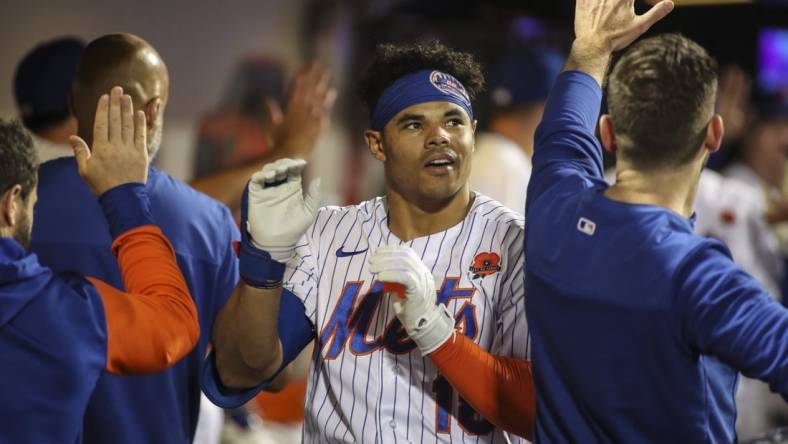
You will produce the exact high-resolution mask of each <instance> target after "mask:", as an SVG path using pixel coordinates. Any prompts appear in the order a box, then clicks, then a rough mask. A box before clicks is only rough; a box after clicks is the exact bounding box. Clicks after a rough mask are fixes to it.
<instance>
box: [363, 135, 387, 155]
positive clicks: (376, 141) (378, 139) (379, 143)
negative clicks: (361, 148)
mask: <svg viewBox="0 0 788 444" xmlns="http://www.w3.org/2000/svg"><path fill="white" fill-rule="evenodd" d="M364 140H366V141H367V147H369V152H370V153H372V155H373V156H374V157H375V159H378V160H379V161H381V162H385V161H386V153H385V152H384V151H383V133H382V132H380V131H375V130H371V129H368V130H366V131H364Z"/></svg>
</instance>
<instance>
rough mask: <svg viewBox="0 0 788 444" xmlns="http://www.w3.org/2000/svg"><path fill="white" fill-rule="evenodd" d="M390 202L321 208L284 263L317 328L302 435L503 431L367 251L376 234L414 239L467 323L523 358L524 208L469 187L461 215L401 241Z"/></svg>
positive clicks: (466, 436) (491, 343)
mask: <svg viewBox="0 0 788 444" xmlns="http://www.w3.org/2000/svg"><path fill="white" fill-rule="evenodd" d="M387 213H388V211H387V206H386V199H385V198H376V199H373V200H370V201H367V202H363V203H361V204H359V205H356V206H350V207H343V208H339V207H325V208H322V209H321V210H320V212H319V213H318V216H317V220H316V221H315V223H314V225H313V226H312V227H310V229H309V230H308V231H307V233H306V234H305V235H304V237H303V238H302V239H301V241H300V242H299V245H298V247H297V248H296V256H295V257H294V258H293V259H292V260H291V261H290V262H289V263H288V264H287V271H286V274H285V287H286V288H287V289H289V290H290V291H292V292H293V293H295V294H296V295H297V296H298V297H299V298H300V299H301V300H302V301H303V303H304V307H305V310H306V314H307V315H308V317H309V318H310V319H311V321H312V323H313V325H314V327H315V331H316V332H317V333H316V334H317V343H316V347H315V353H314V356H313V360H312V367H311V370H310V376H309V383H308V389H307V395H306V406H305V421H304V442H307V443H317V442H319V443H344V442H359V443H407V442H412V443H421V442H427V443H430V442H455V443H466V442H473V443H477V442H482V443H488V442H489V443H492V442H498V443H504V442H506V438H505V437H504V434H503V432H502V431H501V430H500V429H496V428H493V426H492V425H491V424H489V423H488V422H486V421H484V420H483V419H482V418H481V417H480V416H479V415H478V414H476V413H475V412H474V411H473V410H472V409H471V408H470V407H469V406H468V405H467V403H465V402H464V401H463V400H461V399H460V398H459V396H457V394H456V392H455V391H454V390H453V389H452V388H451V386H450V385H449V384H448V382H447V381H446V380H445V379H444V378H442V377H440V375H438V373H437V370H436V368H435V366H434V365H433V364H432V362H431V361H429V359H425V358H424V357H422V356H421V353H420V352H419V350H418V349H417V348H416V347H415V344H413V342H412V341H410V340H409V339H408V338H407V335H406V334H405V331H404V329H403V328H402V326H401V325H400V323H399V321H398V320H397V319H396V317H395V316H394V312H393V311H392V310H391V308H390V303H389V301H388V298H387V296H385V295H384V294H383V292H382V291H381V288H380V287H381V286H380V284H378V283H376V282H374V277H373V275H372V274H371V273H370V272H369V266H368V259H369V257H370V255H372V254H373V253H374V252H375V250H376V249H377V248H378V247H380V246H381V245H392V244H403V243H404V244H405V245H408V246H410V247H411V248H413V249H414V250H415V251H416V253H417V254H419V255H420V256H421V259H422V261H423V262H424V264H426V266H427V267H428V268H430V269H431V270H432V273H433V276H434V277H435V283H436V289H437V292H438V301H439V302H444V303H446V305H447V307H448V308H449V311H450V312H451V313H454V314H455V318H456V319H457V325H458V327H459V328H460V331H462V332H463V333H464V334H466V335H467V336H469V337H471V338H473V340H474V341H475V342H476V343H478V344H479V345H481V346H482V347H483V348H484V349H487V350H491V351H492V352H493V353H494V354H497V355H503V356H513V357H518V358H528V357H529V338H528V327H527V324H526V320H525V312H524V306H525V303H524V297H523V284H524V281H523V218H522V216H520V215H519V214H516V213H514V212H512V211H511V210H509V209H507V208H505V207H504V206H503V205H501V204H500V203H498V202H495V201H493V200H492V199H490V198H488V197H486V196H483V195H481V194H474V203H473V205H472V207H471V210H470V211H469V212H468V215H467V216H466V217H465V218H464V220H463V221H462V222H461V223H459V224H457V225H456V226H454V227H452V228H449V229H448V230H446V231H442V232H440V233H435V234H432V235H430V236H425V237H421V238H417V239H414V240H412V241H408V242H402V241H400V240H399V239H397V237H396V236H395V235H394V234H392V233H391V232H390V231H389V229H388V223H387V221H388V217H387ZM512 441H513V442H519V440H518V439H517V438H516V437H513V438H512Z"/></svg>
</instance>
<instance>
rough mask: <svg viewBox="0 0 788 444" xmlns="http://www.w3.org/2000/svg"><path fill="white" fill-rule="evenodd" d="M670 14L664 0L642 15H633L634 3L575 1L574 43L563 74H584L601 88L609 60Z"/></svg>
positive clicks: (670, 7)
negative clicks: (573, 71)
mask: <svg viewBox="0 0 788 444" xmlns="http://www.w3.org/2000/svg"><path fill="white" fill-rule="evenodd" d="M672 10H673V2H672V1H670V0H663V1H661V2H659V3H657V4H656V5H655V6H654V7H652V8H651V9H650V10H649V11H648V12H646V13H645V14H643V15H636V14H635V2H634V0H577V2H576V3H575V41H574V43H573V44H572V51H571V52H570V53H569V57H568V59H567V62H566V70H568V71H569V70H577V71H583V72H585V73H587V74H589V75H590V76H591V77H594V78H595V79H596V81H597V82H599V84H600V85H601V84H602V81H603V79H604V76H605V73H606V72H607V67H608V65H609V63H610V56H611V54H612V53H613V52H614V51H618V50H619V49H623V48H624V47H626V46H627V45H629V44H630V43H632V42H633V41H634V40H635V39H636V38H638V37H640V36H641V35H643V33H645V32H646V31H647V30H648V29H649V28H651V26H652V25H653V24H654V23H656V22H658V21H659V20H661V19H662V18H664V17H665V16H666V15H668V14H669V13H670V11H672Z"/></svg>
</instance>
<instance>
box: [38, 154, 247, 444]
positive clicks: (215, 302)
mask: <svg viewBox="0 0 788 444" xmlns="http://www.w3.org/2000/svg"><path fill="white" fill-rule="evenodd" d="M146 189H147V192H148V194H149V196H150V202H151V212H152V214H153V217H154V218H155V220H156V222H157V224H158V225H159V226H160V227H161V229H162V231H163V232H164V234H165V235H166V236H167V237H168V238H169V239H170V241H171V243H172V245H173V248H174V249H175V253H176V256H177V259H178V264H179V266H180V269H181V270H182V272H183V274H184V276H185V278H186V282H187V283H188V285H189V288H190V290H191V294H192V297H193V298H194V303H195V305H196V306H197V311H198V313H199V318H200V339H199V343H198V345H197V347H196V348H195V349H194V351H192V352H191V353H190V354H189V355H188V356H187V357H186V358H184V359H183V360H182V361H181V362H180V363H178V364H177V365H175V366H174V367H172V368H171V369H169V370H167V371H164V372H161V373H159V374H155V375H147V376H124V377H117V376H114V375H104V376H102V377H101V379H100V380H99V381H98V384H97V386H96V390H95V392H94V393H93V396H92V397H91V399H90V402H89V403H88V407H87V410H86V412H85V420H84V440H85V443H96V444H99V443H101V444H103V443H116V444H125V443H127V444H140V443H146V444H156V443H161V444H164V443H166V444H172V443H183V444H185V443H191V442H192V438H193V436H194V431H195V428H196V425H197V416H198V413H199V405H200V375H201V372H200V367H201V363H202V360H203V358H204V356H205V353H206V348H207V344H208V341H209V338H210V334H211V330H212V329H213V322H214V319H215V317H216V315H217V313H218V311H219V309H221V307H222V306H223V305H224V302H225V301H226V300H227V298H228V296H229V295H230V293H231V292H232V289H233V288H234V287H235V284H236V282H237V280H238V261H237V258H236V255H235V252H234V250H233V248H232V242H233V241H235V240H238V239H239V235H238V229H237V226H236V225H235V222H234V221H233V219H232V216H231V215H230V212H229V210H228V209H227V208H226V207H225V206H223V205H221V204H219V203H218V202H216V201H215V200H213V199H211V198H209V197H207V196H205V195H203V194H201V193H199V192H197V191H195V190H193V189H192V188H190V187H189V186H188V185H186V184H184V183H182V182H180V181H178V180H175V179H173V178H172V177H170V176H168V175H167V174H165V173H163V172H161V171H160V170H158V169H156V168H151V169H150V171H149V176H148V182H147V186H146ZM38 195H39V200H38V204H37V205H36V209H35V211H36V222H35V224H34V226H33V239H32V244H31V249H32V250H33V251H34V252H35V253H36V254H38V256H39V257H40V259H41V262H42V263H44V264H46V265H48V266H50V267H52V268H53V269H55V270H62V271H76V272H79V273H82V274H87V275H91V276H95V277H97V278H99V279H102V280H104V281H106V282H108V283H110V284H111V285H115V286H119V287H121V288H122V281H121V279H120V273H119V270H118V266H117V264H116V262H115V260H114V259H113V258H112V254H111V251H110V244H111V239H110V237H109V235H108V234H107V228H106V222H105V220H104V217H103V216H102V213H101V208H100V207H99V206H98V204H97V203H96V199H95V198H93V197H92V195H91V194H90V191H89V190H88V188H87V186H86V185H85V184H84V183H83V182H82V181H81V180H80V178H79V176H78V173H77V168H76V164H75V162H74V160H73V159H70V158H66V159H57V160H54V161H51V162H47V163H45V164H43V165H42V166H41V168H40V171H39V187H38Z"/></svg>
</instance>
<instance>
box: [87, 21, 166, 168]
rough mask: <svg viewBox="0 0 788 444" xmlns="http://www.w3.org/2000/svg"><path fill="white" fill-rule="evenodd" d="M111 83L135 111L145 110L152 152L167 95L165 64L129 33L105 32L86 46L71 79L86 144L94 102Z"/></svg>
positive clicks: (153, 50)
mask: <svg viewBox="0 0 788 444" xmlns="http://www.w3.org/2000/svg"><path fill="white" fill-rule="evenodd" d="M113 86H121V87H122V88H123V92H124V93H125V94H128V95H130V96H131V98H132V101H133V102H134V109H135V110H138V109H141V110H143V111H145V115H146V116H147V118H148V145H149V151H150V152H151V153H152V154H153V153H155V151H156V149H158V146H154V145H155V144H157V141H156V140H155V139H156V138H158V139H160V138H161V134H160V133H161V120H162V116H163V114H164V107H165V106H166V104H167V97H168V94H169V74H168V73H167V67H166V66H165V64H164V61H163V60H162V59H161V56H159V53H158V52H156V49H154V48H153V46H151V45H150V44H148V42H146V41H145V40H143V39H141V38H139V37H137V36H135V35H132V34H108V35H105V36H103V37H99V38H97V39H96V40H93V41H92V42H90V44H88V46H87V47H86V48H85V52H84V53H83V54H82V60H81V61H80V63H79V67H78V68H77V73H76V77H75V79H74V86H73V89H72V100H73V104H74V114H75V115H76V117H77V120H78V121H79V135H80V137H82V138H83V139H85V140H86V141H87V142H88V143H90V142H91V140H92V135H93V134H92V133H93V119H94V117H95V113H96V103H97V102H98V99H99V97H101V95H102V94H107V93H109V90H110V89H111V88H112V87H113ZM157 126H158V128H157Z"/></svg>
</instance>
